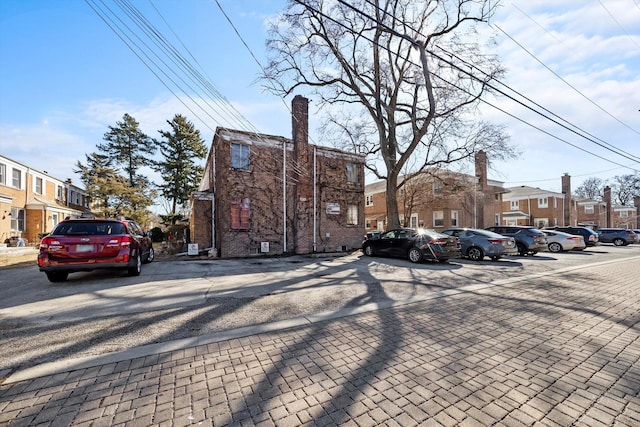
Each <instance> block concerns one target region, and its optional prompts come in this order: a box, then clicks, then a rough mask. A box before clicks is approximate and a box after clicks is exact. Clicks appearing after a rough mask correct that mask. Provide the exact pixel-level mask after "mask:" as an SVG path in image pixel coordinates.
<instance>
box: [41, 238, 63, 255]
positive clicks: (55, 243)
mask: <svg viewBox="0 0 640 427" xmlns="http://www.w3.org/2000/svg"><path fill="white" fill-rule="evenodd" d="M61 247H62V244H61V243H60V241H59V240H58V239H56V238H55V237H50V236H48V237H44V238H43V239H42V240H41V241H40V252H47V251H55V250H57V249H60V248H61Z"/></svg>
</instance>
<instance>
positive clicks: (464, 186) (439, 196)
mask: <svg viewBox="0 0 640 427" xmlns="http://www.w3.org/2000/svg"><path fill="white" fill-rule="evenodd" d="M399 181H400V182H401V183H402V186H401V187H400V189H399V191H398V212H399V214H400V223H401V224H402V225H404V226H407V227H413V228H416V227H423V228H431V229H434V230H444V229H446V228H449V227H476V228H484V227H489V226H491V225H495V224H499V223H500V214H501V213H502V205H501V200H502V193H504V192H505V191H506V190H505V189H504V187H503V186H502V182H499V181H493V180H489V179H488V178H487V158H486V154H485V153H484V152H482V151H480V152H478V153H477V155H476V158H475V176H474V175H468V174H463V173H459V172H452V171H448V170H444V169H429V170H426V171H423V172H420V173H418V174H415V175H412V176H410V177H409V176H405V177H401V178H400V179H399ZM387 222H388V221H387V208H386V182H385V181H379V182H375V183H372V184H369V185H367V186H366V187H365V231H367V232H368V231H373V230H378V231H384V230H386V229H387Z"/></svg>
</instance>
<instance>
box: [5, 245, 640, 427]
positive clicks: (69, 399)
mask: <svg viewBox="0 0 640 427" xmlns="http://www.w3.org/2000/svg"><path fill="white" fill-rule="evenodd" d="M638 265H640V246H630V247H623V248H614V247H608V246H604V245H603V246H600V247H598V248H596V249H594V250H590V251H588V252H584V253H566V254H564V253H563V254H554V256H549V255H548V254H540V255H538V256H536V257H525V258H518V257H514V258H510V259H505V260H501V261H499V262H482V263H479V262H470V261H465V260H460V261H455V262H452V263H451V264H449V265H446V264H429V263H425V264H418V265H415V264H410V263H409V262H408V261H406V260H390V259H381V258H369V257H363V256H361V255H360V254H349V255H346V256H342V257H324V258H318V259H309V258H306V257H293V258H287V259H254V260H213V261H203V260H192V261H180V262H158V263H153V264H151V265H149V266H146V267H147V268H146V269H144V270H143V275H142V276H140V277H137V278H130V277H125V276H121V275H119V274H114V273H104V272H95V273H90V274H87V273H83V274H79V275H72V277H71V280H70V281H69V282H65V283H63V284H55V285H52V284H50V283H48V282H47V281H46V279H45V278H43V277H39V274H38V273H39V272H38V271H37V269H36V270H35V271H34V269H33V268H32V267H28V268H15V269H4V270H2V273H3V274H2V279H1V282H0V285H1V288H2V292H3V295H2V301H3V305H2V311H0V315H1V316H2V317H1V319H2V328H1V331H2V344H3V350H4V349H7V351H8V352H11V354H12V355H13V358H10V359H9V366H10V365H11V363H13V360H14V358H15V359H18V360H19V358H20V357H21V354H22V353H21V352H25V353H26V354H27V356H26V357H25V358H23V359H22V360H21V362H20V363H19V366H16V367H13V368H12V367H7V368H6V370H5V372H4V374H3V376H4V383H3V384H2V385H0V423H6V424H8V425H14V424H15V425H43V426H53V425H158V426H160V425H190V424H198V425H215V426H219V425H283V426H286V425H347V424H352V425H358V426H365V425H370V426H375V425H403V426H418V425H560V426H564V425H589V426H599V425H603V426H607V425H619V426H636V425H638V424H639V423H640V334H639V333H638V321H639V320H640V319H638V313H639V312H640V305H639V304H640V288H639V286H638V283H639V282H638V278H637V268H638ZM4 273H8V274H4ZM20 277H22V278H28V280H22V281H21V282H13V281H14V280H19V278H20ZM7 278H9V279H8V280H9V281H7ZM11 284H12V285H11ZM8 287H9V288H11V289H10V292H9V291H7V288H8ZM16 292H18V293H19V294H20V295H16V294H15V293H16ZM243 325H244V326H245V327H244V328H239V327H240V326H243ZM216 331H217V332H216ZM222 331H226V332H222ZM179 338H182V339H179ZM154 342H157V344H150V343H154ZM145 344H146V345H145ZM18 346H22V348H18ZM92 354H93V356H91V355H92ZM83 355H84V356H85V357H79V356H83ZM47 361H49V363H47ZM51 361H53V362H51ZM43 362H44V363H43ZM29 366H31V367H29Z"/></svg>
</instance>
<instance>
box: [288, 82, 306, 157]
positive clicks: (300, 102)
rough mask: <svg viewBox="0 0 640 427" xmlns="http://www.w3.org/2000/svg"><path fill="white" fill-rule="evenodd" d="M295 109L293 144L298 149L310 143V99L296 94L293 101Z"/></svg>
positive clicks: (292, 107)
mask: <svg viewBox="0 0 640 427" xmlns="http://www.w3.org/2000/svg"><path fill="white" fill-rule="evenodd" d="M291 109H292V110H293V117H292V120H293V124H292V129H293V145H294V147H296V150H302V148H303V146H307V145H308V144H309V100H308V99H307V98H305V97H304V96H301V95H296V96H295V97H294V98H293V101H292V102H291Z"/></svg>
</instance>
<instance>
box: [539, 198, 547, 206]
mask: <svg viewBox="0 0 640 427" xmlns="http://www.w3.org/2000/svg"><path fill="white" fill-rule="evenodd" d="M538 207H539V208H548V207H549V199H548V198H546V197H540V198H538Z"/></svg>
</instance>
